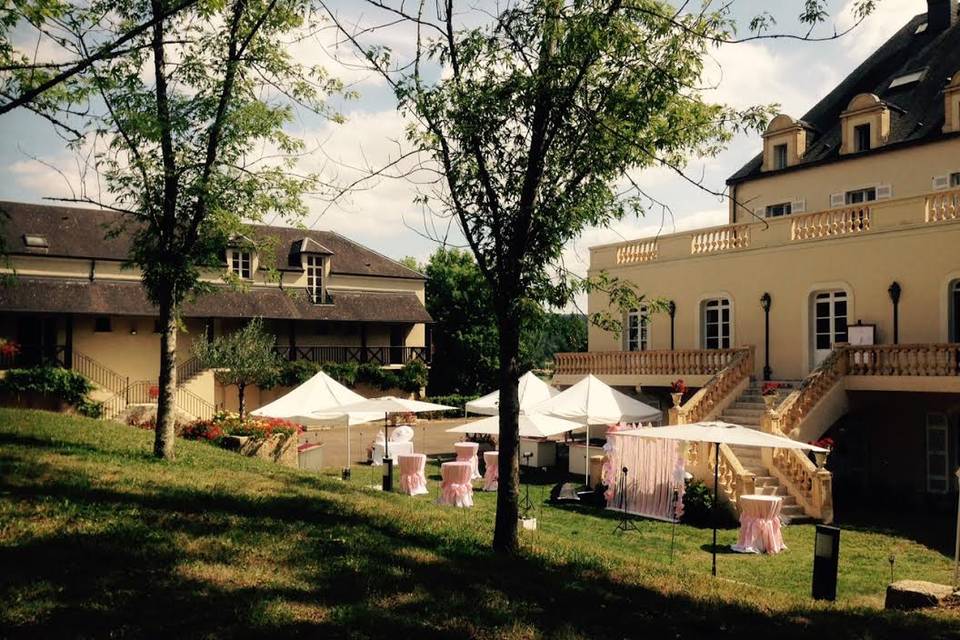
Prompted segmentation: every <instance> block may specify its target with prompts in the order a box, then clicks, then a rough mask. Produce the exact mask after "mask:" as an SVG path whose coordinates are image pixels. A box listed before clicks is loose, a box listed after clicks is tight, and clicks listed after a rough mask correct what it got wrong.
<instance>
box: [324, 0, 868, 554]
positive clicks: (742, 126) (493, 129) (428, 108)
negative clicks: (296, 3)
mask: <svg viewBox="0 0 960 640" xmlns="http://www.w3.org/2000/svg"><path fill="white" fill-rule="evenodd" d="M369 4H371V5H375V6H377V7H380V8H381V9H383V10H384V11H386V12H387V14H388V15H389V19H390V20H392V21H396V20H402V21H405V23H406V24H407V25H408V26H410V27H411V28H413V29H415V30H416V34H417V37H416V42H417V49H416V51H415V53H414V54H413V57H412V59H411V60H410V61H409V62H408V61H403V60H396V59H394V57H393V52H391V51H389V50H387V49H385V48H383V47H378V46H373V47H366V46H364V43H363V42H362V39H363V36H362V35H361V34H360V33H359V32H357V31H355V30H354V29H352V28H351V27H350V26H348V25H346V24H344V23H343V22H340V21H337V24H338V25H339V27H340V29H341V32H342V33H343V34H344V35H345V37H346V38H348V39H350V40H351V41H352V42H353V43H354V44H355V45H356V46H357V47H358V48H360V49H361V50H363V51H364V52H365V53H366V55H367V56H368V59H369V60H370V62H371V65H372V67H373V68H374V69H376V70H378V71H379V72H380V73H381V74H382V76H383V77H384V78H385V79H386V80H387V81H388V82H389V83H391V85H392V86H393V87H394V89H395V92H396V95H397V98H398V100H399V105H400V110H401V112H403V113H404V114H405V115H407V116H409V117H410V119H411V120H412V122H413V124H412V125H411V128H410V133H409V141H410V142H411V143H413V144H414V145H415V147H416V148H417V149H419V150H420V152H421V153H422V154H423V155H424V156H425V157H426V158H429V159H430V160H431V161H432V164H431V166H430V169H431V170H433V171H435V172H436V174H437V175H439V176H440V177H439V179H438V181H437V183H436V184H435V189H434V190H433V191H432V192H430V193H425V194H423V196H422V198H421V199H422V201H423V202H425V203H428V204H431V205H432V206H434V207H435V208H436V209H437V210H438V213H439V215H442V216H446V217H447V218H449V219H452V220H453V221H455V223H456V225H457V226H458V227H459V230H460V232H461V234H462V236H463V238H464V239H465V241H466V243H467V244H468V245H469V247H470V249H471V251H472V253H473V255H474V256H475V258H476V261H477V265H478V268H479V269H480V271H481V273H482V274H483V277H484V279H485V281H486V283H487V285H488V287H489V292H490V309H491V312H492V313H493V315H494V317H495V319H496V325H497V331H498V342H499V354H498V355H499V358H498V360H499V362H498V367H499V371H498V374H499V385H500V438H499V448H500V452H501V455H500V484H499V489H498V494H497V514H496V523H495V529H494V537H493V545H494V548H495V549H497V550H501V551H505V552H513V551H515V550H516V549H517V545H518V539H517V515H518V509H517V505H518V485H519V483H518V465H517V457H516V451H517V443H518V427H517V421H518V412H519V407H518V398H517V377H518V373H519V368H520V366H519V355H520V344H521V341H520V334H521V329H520V321H519V320H520V318H521V317H522V310H523V308H524V306H525V305H526V304H528V303H529V301H534V302H538V303H546V304H553V305H555V306H562V305H563V304H565V303H566V302H567V301H568V300H569V299H570V297H571V296H572V295H573V293H574V292H575V291H576V290H577V289H578V288H582V287H583V286H584V285H583V283H582V282H575V281H571V279H570V277H569V274H568V273H567V272H566V270H565V269H564V268H563V263H562V250H563V248H564V246H565V245H566V244H567V243H568V242H570V241H571V240H574V239H576V238H577V237H578V236H579V235H580V234H581V232H582V231H583V230H584V229H585V228H587V227H590V226H604V225H609V224H610V223H611V222H613V221H615V220H617V219H620V218H622V217H623V216H624V215H625V214H626V213H628V212H633V211H641V210H642V201H641V199H640V196H641V192H640V191H639V189H638V188H636V185H635V184H632V183H631V181H630V176H631V175H635V173H636V172H637V171H641V170H643V169H645V168H648V167H654V166H666V167H670V168H672V169H674V170H676V171H677V172H680V173H682V171H683V167H684V166H685V164H686V162H687V160H688V159H689V158H691V157H703V156H710V155H713V154H715V153H717V152H718V151H719V150H720V149H722V148H723V146H724V145H725V143H726V142H727V141H728V140H729V139H730V138H731V136H732V135H733V134H734V133H736V132H738V131H743V130H758V129H760V128H761V127H762V126H763V125H764V124H765V121H766V119H767V117H768V115H769V114H770V112H771V109H770V108H766V107H752V108H748V109H734V108H730V107H726V106H723V105H718V104H712V103H711V102H710V101H709V99H708V98H707V97H706V95H705V92H704V90H703V86H704V84H705V81H704V77H703V75H704V74H703V70H704V59H705V58H706V57H707V56H708V54H709V51H710V49H711V47H712V46H714V45H715V44H718V43H723V42H733V41H736V40H737V38H736V36H735V34H734V28H735V26H736V25H735V22H734V21H733V19H732V18H731V14H730V8H731V6H732V5H733V4H734V3H733V2H724V3H713V2H711V1H710V0H705V1H704V2H703V3H702V4H701V7H700V8H699V9H690V6H691V3H687V2H683V3H682V4H681V6H680V8H679V9H678V8H677V7H676V6H674V5H672V4H670V3H668V2H665V1H662V0H632V1H629V2H627V1H624V0H573V1H565V0H525V1H518V2H511V3H507V4H506V5H498V7H497V9H496V10H490V9H489V8H485V7H483V8H477V9H475V10H474V11H473V12H471V11H470V10H469V9H466V8H464V7H459V6H458V7H455V6H454V2H453V0H446V1H445V2H443V3H442V4H441V3H436V4H434V3H427V2H420V3H415V4H413V5H408V4H407V3H389V2H382V1H379V0H370V2H369ZM798 4H802V7H803V13H802V15H801V21H802V22H804V23H806V24H807V25H809V26H810V27H811V28H812V27H813V26H815V25H816V24H817V23H819V22H821V21H823V20H824V18H825V17H826V11H825V8H824V7H825V3H824V2H823V0H805V1H804V2H802V3H798ZM873 4H874V3H873V2H871V1H868V0H857V1H856V2H855V3H854V6H855V10H856V11H858V12H859V13H858V16H861V17H862V15H865V13H866V12H869V10H870V9H872V7H873ZM434 7H436V14H435V15H433V14H432V13H431V11H432V10H433V8H434ZM330 15H331V17H332V18H333V19H334V20H336V14H335V13H334V12H332V11H331V12H330ZM771 25H772V18H771V17H770V16H769V15H768V14H762V15H760V16H758V17H757V18H755V19H754V20H752V21H751V24H750V27H751V29H752V34H751V36H748V38H753V37H765V36H768V35H770V34H769V33H768V30H769V28H770V27H771ZM370 31H371V27H367V28H366V29H364V30H363V33H369V32H370ZM798 37H799V38H809V37H811V36H810V33H809V32H808V33H807V34H806V35H800V36H798ZM691 181H692V182H695V181H694V180H691ZM631 187H633V188H631ZM614 297H615V298H616V299H618V300H624V301H626V300H627V299H626V298H625V297H624V296H622V295H621V294H619V293H618V294H617V295H616V296H614Z"/></svg>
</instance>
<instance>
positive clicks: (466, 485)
mask: <svg viewBox="0 0 960 640" xmlns="http://www.w3.org/2000/svg"><path fill="white" fill-rule="evenodd" d="M471 471H472V466H471V465H470V463H469V462H444V463H443V464H442V465H440V477H441V478H443V482H442V483H441V485H440V495H439V496H438V497H437V504H441V505H447V506H451V507H472V506H473V485H471V484H470V480H471Z"/></svg>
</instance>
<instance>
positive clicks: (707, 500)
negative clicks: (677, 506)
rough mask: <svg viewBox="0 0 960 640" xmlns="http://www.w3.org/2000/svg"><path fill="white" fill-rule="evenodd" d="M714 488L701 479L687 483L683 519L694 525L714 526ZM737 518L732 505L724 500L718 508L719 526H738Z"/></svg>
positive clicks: (685, 522) (686, 522)
mask: <svg viewBox="0 0 960 640" xmlns="http://www.w3.org/2000/svg"><path fill="white" fill-rule="evenodd" d="M712 511H713V490H712V489H710V487H708V486H707V485H706V484H704V483H703V482H700V481H699V480H691V481H689V482H688V483H687V487H686V491H685V492H684V494H683V516H682V518H681V521H682V522H683V523H684V524H689V525H692V526H694V527H712V526H713V519H712V518H713V516H712ZM736 524H737V518H736V515H735V514H734V513H733V511H732V510H731V509H730V506H729V505H727V504H726V503H724V502H722V501H721V503H720V505H719V508H718V509H717V526H718V527H721V528H725V527H730V526H736Z"/></svg>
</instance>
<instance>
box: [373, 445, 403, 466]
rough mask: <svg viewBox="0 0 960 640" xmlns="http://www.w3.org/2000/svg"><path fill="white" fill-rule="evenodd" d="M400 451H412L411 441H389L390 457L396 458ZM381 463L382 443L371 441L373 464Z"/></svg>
mask: <svg viewBox="0 0 960 640" xmlns="http://www.w3.org/2000/svg"><path fill="white" fill-rule="evenodd" d="M402 453H413V443H412V442H391V443H390V457H391V458H393V459H394V460H396V459H397V456H398V455H400V454H402ZM382 464H383V443H382V442H374V443H373V466H375V467H379V466H380V465H382Z"/></svg>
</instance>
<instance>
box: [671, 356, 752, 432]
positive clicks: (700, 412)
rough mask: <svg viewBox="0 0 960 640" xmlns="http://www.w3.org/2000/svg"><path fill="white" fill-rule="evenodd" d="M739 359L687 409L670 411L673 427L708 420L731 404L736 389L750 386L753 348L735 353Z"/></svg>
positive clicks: (733, 359)
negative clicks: (730, 399) (726, 402)
mask: <svg viewBox="0 0 960 640" xmlns="http://www.w3.org/2000/svg"><path fill="white" fill-rule="evenodd" d="M733 351H735V352H736V353H735V355H734V356H733V357H732V358H731V359H730V361H729V362H728V363H727V365H726V366H725V367H724V368H723V369H721V370H720V371H718V372H717V373H716V375H714V376H713V377H712V378H711V379H710V380H709V381H708V382H707V384H705V385H704V386H703V387H701V388H700V389H698V390H697V392H696V393H695V394H693V396H692V397H691V398H690V399H689V400H687V401H686V402H685V403H684V404H683V405H681V406H679V407H674V408H672V409H671V410H670V424H689V423H691V422H698V421H700V420H704V419H707V418H708V417H710V416H711V415H713V414H715V413H716V412H717V410H718V409H719V408H720V403H721V402H723V401H724V400H729V398H730V394H731V393H732V392H733V391H734V389H735V388H736V387H738V386H739V385H741V384H743V383H748V382H749V380H750V376H751V375H752V374H753V347H745V348H741V349H736V350H733Z"/></svg>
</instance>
